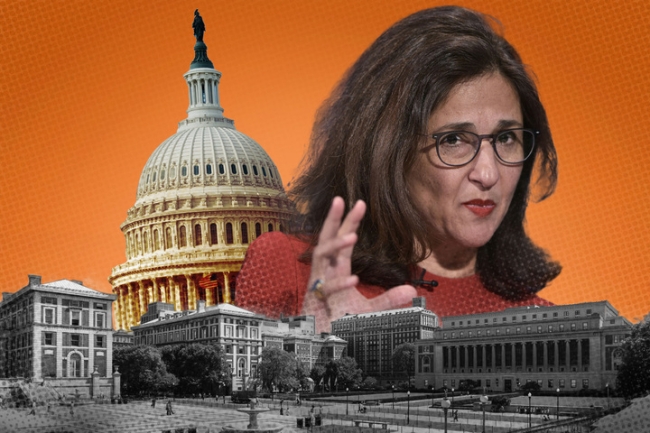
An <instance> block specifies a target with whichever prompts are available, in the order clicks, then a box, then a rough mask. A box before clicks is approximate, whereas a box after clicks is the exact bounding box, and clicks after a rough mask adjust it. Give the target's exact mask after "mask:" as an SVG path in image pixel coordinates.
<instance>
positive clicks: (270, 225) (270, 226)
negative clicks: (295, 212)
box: [268, 223, 273, 232]
mask: <svg viewBox="0 0 650 433" xmlns="http://www.w3.org/2000/svg"><path fill="white" fill-rule="evenodd" d="M268 231H269V232H272V231H273V224H271V223H269V229H268Z"/></svg>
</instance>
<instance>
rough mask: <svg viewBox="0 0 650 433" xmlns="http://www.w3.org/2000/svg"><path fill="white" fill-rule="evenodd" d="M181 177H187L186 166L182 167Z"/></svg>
mask: <svg viewBox="0 0 650 433" xmlns="http://www.w3.org/2000/svg"><path fill="white" fill-rule="evenodd" d="M181 176H183V177H185V176H187V167H186V166H183V167H181Z"/></svg>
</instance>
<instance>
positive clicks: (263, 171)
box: [262, 167, 266, 177]
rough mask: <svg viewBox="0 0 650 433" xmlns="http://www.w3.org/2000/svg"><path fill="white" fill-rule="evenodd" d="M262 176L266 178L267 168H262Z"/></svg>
mask: <svg viewBox="0 0 650 433" xmlns="http://www.w3.org/2000/svg"><path fill="white" fill-rule="evenodd" d="M262 175H263V176H264V177H266V168H264V167H262Z"/></svg>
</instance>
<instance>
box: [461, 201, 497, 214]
mask: <svg viewBox="0 0 650 433" xmlns="http://www.w3.org/2000/svg"><path fill="white" fill-rule="evenodd" d="M463 206H465V207H466V208H467V209H469V210H470V211H472V212H473V213H474V214H475V215H476V216H479V217H481V218H485V217H486V216H488V215H490V214H491V213H492V211H493V210H494V208H495V207H496V204H495V203H494V202H493V201H492V200H478V199H476V200H470V201H466V202H465V203H463Z"/></svg>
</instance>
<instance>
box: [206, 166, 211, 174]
mask: <svg viewBox="0 0 650 433" xmlns="http://www.w3.org/2000/svg"><path fill="white" fill-rule="evenodd" d="M205 174H212V164H207V165H206V166H205Z"/></svg>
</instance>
